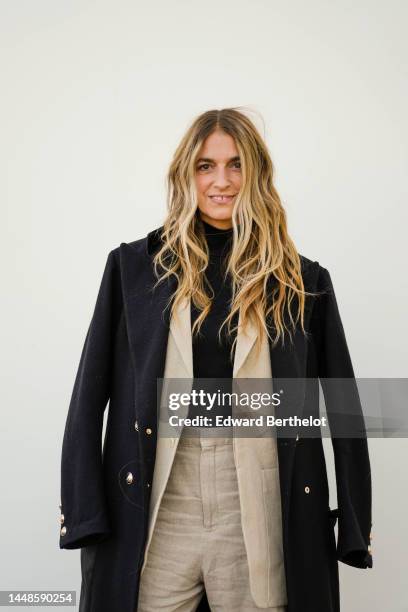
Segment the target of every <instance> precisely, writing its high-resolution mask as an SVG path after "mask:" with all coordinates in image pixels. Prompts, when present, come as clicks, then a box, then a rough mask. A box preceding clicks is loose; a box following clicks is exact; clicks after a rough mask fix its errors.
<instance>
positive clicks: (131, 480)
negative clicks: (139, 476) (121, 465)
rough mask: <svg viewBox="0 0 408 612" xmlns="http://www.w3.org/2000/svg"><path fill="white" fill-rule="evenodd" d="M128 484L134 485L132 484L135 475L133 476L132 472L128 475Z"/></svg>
mask: <svg viewBox="0 0 408 612" xmlns="http://www.w3.org/2000/svg"><path fill="white" fill-rule="evenodd" d="M126 482H127V483H128V484H129V485H130V484H132V482H133V474H132V472H128V473H127V474H126Z"/></svg>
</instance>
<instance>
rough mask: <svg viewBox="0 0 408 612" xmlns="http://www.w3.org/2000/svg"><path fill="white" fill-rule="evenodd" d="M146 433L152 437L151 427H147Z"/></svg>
mask: <svg viewBox="0 0 408 612" xmlns="http://www.w3.org/2000/svg"><path fill="white" fill-rule="evenodd" d="M146 433H147V434H148V435H149V436H150V434H151V433H152V430H151V429H150V427H147V429H146Z"/></svg>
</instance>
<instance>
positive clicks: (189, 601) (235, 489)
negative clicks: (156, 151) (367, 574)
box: [60, 109, 372, 612]
mask: <svg viewBox="0 0 408 612" xmlns="http://www.w3.org/2000/svg"><path fill="white" fill-rule="evenodd" d="M168 182H169V199H168V215H167V218H166V219H165V222H164V224H163V226H161V227H160V228H158V229H156V230H154V231H152V232H150V233H149V234H148V236H147V237H145V238H142V239H139V240H136V241H134V242H131V243H128V244H126V243H122V244H121V245H120V247H117V248H116V249H114V250H112V251H111V252H110V253H109V256H108V260H107V263H106V267H105V271H104V275H103V279H102V283H101V287H100V290H99V294H98V298H97V302H96V306H95V311H94V314H93V317H92V321H91V324H90V326H89V329H88V333H87V336H86V340H85V344H84V348H83V351H82V355H81V360H80V364H79V368H78V373H77V377H76V381H75V385H74V389H73V394H72V398H71V403H70V406H69V412H68V417H67V422H66V427H65V433H64V440H63V448H62V469H61V531H60V547H61V548H66V549H73V548H81V569H82V587H81V598H80V611H82V612H85V611H86V612H91V611H92V612H105V611H106V612H108V611H109V612H111V611H113V610H120V611H121V612H135V610H138V611H139V612H149V611H153V610H154V611H157V610H162V611H166V612H172V611H176V610H177V611H180V610H183V611H185V612H189V611H193V610H201V611H203V610H210V609H214V610H219V611H220V612H223V611H225V612H227V611H228V612H229V611H230V610H242V611H244V610H245V611H251V610H256V609H265V610H273V611H274V612H282V611H283V610H287V611H288V612H309V611H310V612H332V611H333V612H337V611H338V610H339V609H340V604H339V581H338V561H339V560H340V561H342V562H344V563H347V564H349V565H351V566H354V567H358V568H367V567H372V557H371V549H370V538H371V532H370V530H371V472H370V462H369V455H368V448H367V440H366V437H365V430H364V420H363V418H362V413H361V405H360V402H359V397H358V392H357V390H356V386H355V385H351V386H350V385H348V386H347V389H346V390H345V391H346V392H347V396H345V395H344V393H339V387H336V386H334V387H333V386H332V385H329V384H328V382H327V380H328V379H329V380H330V379H333V380H336V381H338V380H339V379H341V380H344V379H351V381H354V373H353V367H352V364H351V360H350V356H349V352H348V348H347V343H346V339H345V335H344V330H343V326H342V323H341V319H340V315H339V310H338V307H337V302H336V298H335V294H334V290H333V285H332V282H331V278H330V274H329V272H328V271H327V269H325V268H323V267H322V266H320V265H319V263H318V262H313V261H311V260H310V259H307V258H306V257H304V256H302V255H299V254H298V252H297V251H296V248H295V246H294V244H293V242H292V240H291V239H290V237H289V235H288V232H287V227H286V216H285V212H284V210H283V208H282V205H281V203H280V200H279V197H278V194H277V192H276V190H275V188H274V185H273V165H272V162H271V159H270V157H269V154H268V152H267V149H266V146H265V144H264V143H263V141H262V139H261V137H260V135H259V134H258V132H257V130H256V128H255V127H254V125H253V124H252V122H251V121H250V120H249V119H248V118H247V117H246V116H245V115H244V114H242V113H240V112H239V111H238V110H236V109H224V110H221V111H209V112H206V113H204V114H203V115H201V116H199V117H198V118H197V119H196V120H195V121H194V123H193V124H192V125H191V127H190V128H189V130H188V131H187V133H186V135H185V136H184V138H183V140H182V141H181V143H180V145H179V147H178V149H177V151H176V153H175V156H174V159H173V162H172V164H171V168H170V171H169V175H168ZM272 378H273V381H274V383H275V381H278V380H279V387H277V388H279V389H281V387H284V384H285V381H286V380H292V381H295V384H292V385H291V386H290V387H289V392H290V393H291V396H290V398H291V402H290V410H291V414H292V415H294V416H301V415H302V414H306V408H305V407H306V406H307V413H308V414H313V415H314V416H316V415H317V416H318V415H319V406H318V392H317V393H316V390H317V391H318V381H319V378H320V380H321V382H322V386H323V390H324V393H325V400H326V404H327V412H328V417H329V421H330V425H331V426H332V425H334V424H335V419H334V416H333V415H334V413H336V414H337V415H338V410H339V405H338V398H339V397H341V398H343V402H345V403H346V404H347V409H349V407H350V405H352V406H353V407H354V408H355V416H356V417H357V425H358V428H359V429H360V430H361V431H362V432H363V433H362V435H361V436H359V437H344V436H342V437H339V438H334V437H333V439H332V442H333V450H334V455H335V466H336V480H337V499H338V508H336V509H334V510H331V509H330V508H329V491H328V483H327V474H326V466H325V460H324V453H323V446H322V440H321V438H320V437H306V436H303V432H302V435H300V430H299V429H297V430H296V429H295V430H294V431H293V432H292V431H291V432H290V435H289V437H283V436H282V435H281V436H278V437H277V438H276V439H275V438H274V437H273V436H264V437H262V436H256V435H252V436H251V437H249V436H248V437H243V436H241V435H238V437H235V433H234V435H232V436H231V435H230V430H229V429H228V428H226V429H224V428H223V427H222V426H219V427H216V428H211V430H210V429H206V427H204V426H203V425H202V424H201V422H200V424H199V426H198V427H196V428H195V430H194V428H193V429H190V428H189V427H187V426H185V427H182V428H181V435H178V436H176V437H174V435H171V434H170V435H169V433H168V431H169V430H168V428H167V427H166V426H168V422H167V423H166V415H167V413H166V412H165V413H164V420H163V412H162V399H163V397H166V396H165V394H164V389H165V388H166V381H170V382H174V381H175V380H176V381H177V380H178V381H179V384H180V385H181V387H182V390H190V389H191V384H190V385H189V382H191V381H193V383H194V384H193V386H194V387H195V388H198V387H199V386H200V383H201V382H202V380H203V381H204V383H205V381H206V380H207V381H209V384H210V385H212V384H213V383H214V381H215V380H217V381H218V380H221V381H224V384H225V385H226V387H225V388H229V382H231V381H234V382H235V381H238V380H242V381H243V380H255V379H262V380H263V381H268V380H272ZM201 379H202V380H201ZM306 380H307V384H306ZM163 381H164V383H165V385H164V386H160V385H159V388H160V389H161V392H162V394H161V395H160V394H159V395H157V383H159V382H163ZM197 381H198V384H197ZM336 384H337V383H336ZM274 386H275V384H274ZM285 388H286V387H285ZM342 391H344V389H343V388H342ZM158 397H159V400H160V401H159V403H158V402H157V398H158ZM316 398H317V399H316ZM108 400H109V411H108V419H107V427H106V435H105V439H104V445H103V449H102V452H101V434H102V425H103V414H104V410H105V407H106V404H107V401H108ZM335 404H336V405H335ZM341 408H342V406H340V409H341ZM343 408H344V406H343ZM158 410H159V415H158V414H157V412H158ZM309 411H310V412H309ZM199 412H200V411H199ZM221 412H222V410H221ZM202 413H203V410H201V412H200V414H201V415H202ZM188 415H190V416H194V411H193V408H192V406H191V405H190V407H189V412H188V414H187V416H188ZM196 416H197V415H196ZM220 416H221V417H228V410H227V411H226V412H225V411H224V414H220ZM337 422H338V421H337V419H336V423H337ZM178 431H180V430H178ZM206 432H208V435H207V433H206ZM193 433H196V434H198V435H195V436H194V435H192V434H193ZM215 434H217V435H215ZM295 434H296V435H295ZM337 517H338V541H337V547H336V540H335V534H334V525H335V522H336V520H337Z"/></svg>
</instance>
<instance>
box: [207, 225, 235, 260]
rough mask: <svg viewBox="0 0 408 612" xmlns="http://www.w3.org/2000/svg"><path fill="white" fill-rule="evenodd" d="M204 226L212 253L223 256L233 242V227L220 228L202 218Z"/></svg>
mask: <svg viewBox="0 0 408 612" xmlns="http://www.w3.org/2000/svg"><path fill="white" fill-rule="evenodd" d="M201 222H202V224H203V226H204V233H205V238H206V240H207V244H208V249H209V251H210V254H211V255H216V256H219V257H220V256H222V255H223V254H225V253H226V252H227V251H228V249H229V247H230V246H231V244H232V235H233V228H232V227H231V228H228V229H219V228H218V227H215V226H214V225H210V223H207V221H204V220H203V219H201Z"/></svg>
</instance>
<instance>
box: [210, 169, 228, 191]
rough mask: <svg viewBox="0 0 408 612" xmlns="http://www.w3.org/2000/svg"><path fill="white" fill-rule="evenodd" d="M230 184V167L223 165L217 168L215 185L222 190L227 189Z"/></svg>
mask: <svg viewBox="0 0 408 612" xmlns="http://www.w3.org/2000/svg"><path fill="white" fill-rule="evenodd" d="M230 184H231V181H230V179H229V174H228V169H227V168H222V167H219V168H217V170H216V171H215V175H214V182H213V187H215V189H219V190H220V191H221V190H222V189H227V188H228V187H229V186H230Z"/></svg>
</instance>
